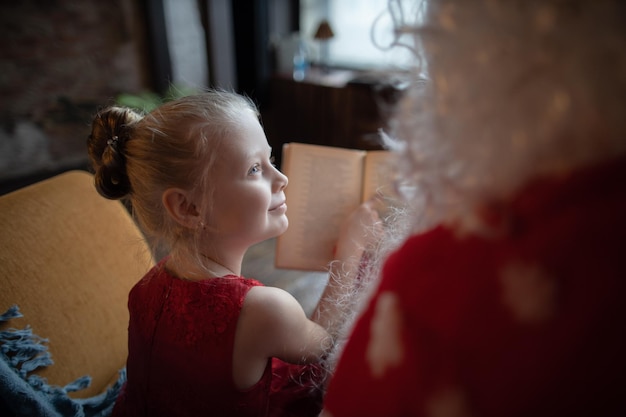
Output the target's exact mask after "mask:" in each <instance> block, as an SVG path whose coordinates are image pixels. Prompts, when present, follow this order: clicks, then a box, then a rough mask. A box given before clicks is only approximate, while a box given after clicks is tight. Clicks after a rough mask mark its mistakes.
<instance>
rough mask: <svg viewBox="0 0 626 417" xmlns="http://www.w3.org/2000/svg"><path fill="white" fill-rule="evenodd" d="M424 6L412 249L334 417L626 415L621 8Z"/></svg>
mask: <svg viewBox="0 0 626 417" xmlns="http://www.w3.org/2000/svg"><path fill="white" fill-rule="evenodd" d="M415 3H418V2H415ZM421 3H422V5H423V6H424V7H422V9H421V10H419V13H415V14H412V15H411V16H407V15H405V16H404V17H405V18H407V19H406V20H405V21H402V19H401V17H402V16H401V15H400V13H401V11H402V10H403V6H406V4H407V3H406V2H390V6H394V7H393V8H392V9H391V13H392V16H393V17H394V22H396V23H398V27H397V29H398V33H399V34H402V33H404V34H412V35H414V36H415V40H416V44H415V46H416V48H415V50H416V51H419V53H420V58H425V60H421V61H420V63H421V64H422V65H421V67H420V68H418V69H417V71H416V74H426V75H427V78H428V80H427V81H426V82H423V83H417V82H416V83H415V85H414V86H413V88H412V89H411V90H410V91H408V92H407V93H406V95H405V97H404V98H403V101H402V103H401V105H400V106H399V109H400V111H399V113H398V114H397V117H396V123H395V124H394V126H395V127H396V130H395V132H394V136H396V137H398V139H399V140H401V141H402V142H401V143H402V144H403V146H404V151H403V153H402V158H403V160H404V162H405V163H406V164H405V165H406V168H407V169H406V170H405V174H406V176H405V177H403V178H405V179H406V180H407V181H408V182H409V183H410V184H412V185H414V188H413V191H414V196H413V197H414V198H413V199H411V202H412V203H413V204H412V206H413V208H414V211H413V212H412V213H408V214H409V215H410V217H412V219H411V220H412V224H411V228H410V229H409V230H408V231H409V232H412V233H413V235H412V236H410V237H409V238H407V239H406V241H405V242H404V243H403V245H402V246H401V247H400V248H399V249H397V250H396V251H395V252H393V253H392V254H391V255H390V256H389V257H388V258H387V260H386V262H385V265H384V267H383V271H382V276H381V280H380V282H379V284H378V286H377V288H376V290H375V293H374V294H373V295H372V296H371V298H370V299H369V300H368V304H367V305H366V306H365V312H364V313H363V314H362V315H360V318H359V320H358V322H357V324H356V326H355V328H354V330H353V332H352V333H351V335H350V336H349V339H348V342H347V345H346V347H345V350H343V353H342V355H341V358H340V360H339V362H338V365H337V368H336V370H335V373H334V375H333V377H332V379H331V380H330V383H329V385H328V391H327V394H326V397H325V413H324V416H325V417H331V416H332V417H348V416H354V417H357V416H358V417H364V416H386V417H394V416H398V417H400V416H402V417H404V416H416V417H417V416H425V417H426V416H433V417H434V416H448V417H460V416H464V417H467V416H481V417H503V416H507V417H514V416H515V417H522V416H533V417H556V416H559V417H560V416H568V417H571V416H611V417H617V416H626V395H625V394H626V354H625V353H626V327H625V323H626V300H625V295H626V257H625V255H626V249H624V248H626V217H625V215H626V117H625V113H626V54H625V51H626V25H625V24H624V22H626V3H625V2H624V1H622V0H603V1H587V0H568V1H562V0H524V1H512V0H475V1H466V0H429V1H424V2H421ZM404 10H405V11H406V9H404ZM416 17H417V19H416ZM415 22H417V25H415V26H413V27H410V26H409V25H410V24H411V23H415ZM400 41H401V42H404V41H405V40H403V39H400ZM407 188H408V187H407ZM402 232H405V231H404V230H402Z"/></svg>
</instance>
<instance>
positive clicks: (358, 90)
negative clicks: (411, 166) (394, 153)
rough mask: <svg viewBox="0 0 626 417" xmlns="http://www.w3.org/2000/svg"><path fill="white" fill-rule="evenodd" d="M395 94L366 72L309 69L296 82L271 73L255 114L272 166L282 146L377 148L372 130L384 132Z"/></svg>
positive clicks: (396, 94)
mask: <svg viewBox="0 0 626 417" xmlns="http://www.w3.org/2000/svg"><path fill="white" fill-rule="evenodd" d="M400 96H401V90H400V89H398V88H397V87H395V86H394V85H391V84H389V83H387V82H385V81H384V79H383V78H382V77H381V76H376V75H372V74H366V73H359V72H354V71H339V70H331V71H330V72H324V71H322V70H320V69H317V68H314V69H312V70H310V71H309V73H308V74H307V76H306V77H305V79H304V80H302V81H295V80H293V78H292V77H291V75H290V74H289V75H287V74H275V75H274V76H273V77H272V78H271V80H270V86H269V100H268V102H267V103H266V105H265V106H264V107H262V108H261V112H262V116H263V123H264V127H265V131H266V133H267V136H268V140H269V142H270V145H271V146H272V147H273V148H274V153H275V156H276V161H277V164H278V166H280V161H281V148H282V145H283V144H284V143H287V142H303V143H312V144H318V145H326V146H337V147H345V148H352V149H366V150H369V149H381V144H380V141H379V135H378V130H379V129H385V128H387V124H388V121H389V117H390V115H391V113H392V112H393V109H394V107H395V104H396V103H397V101H398V99H399V97H400Z"/></svg>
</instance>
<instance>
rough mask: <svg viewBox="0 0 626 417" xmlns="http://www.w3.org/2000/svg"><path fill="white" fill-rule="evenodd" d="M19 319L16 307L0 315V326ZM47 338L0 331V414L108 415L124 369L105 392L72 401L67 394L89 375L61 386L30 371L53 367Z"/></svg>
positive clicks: (28, 330) (22, 331)
mask: <svg viewBox="0 0 626 417" xmlns="http://www.w3.org/2000/svg"><path fill="white" fill-rule="evenodd" d="M16 317H22V314H21V313H20V312H19V309H18V307H17V306H12V307H11V308H9V309H8V310H7V311H6V312H5V313H4V314H2V315H0V323H2V322H6V321H8V320H10V319H13V318H16ZM47 343H48V340H47V339H43V338H41V337H39V336H37V335H36V334H33V332H32V329H31V328H30V327H29V326H27V327H26V328H24V329H8V330H5V331H1V332H0V415H2V416H42V417H69V416H75V417H106V416H109V415H110V414H111V411H112V410H113V405H114V403H115V399H116V398H117V396H118V394H119V392H120V390H121V388H122V385H123V384H124V381H125V380H126V370H125V369H124V368H123V369H121V370H120V371H119V374H120V376H119V378H118V380H117V381H116V383H115V384H113V385H112V386H111V387H110V388H109V389H108V390H106V391H105V392H103V393H101V394H99V395H97V396H94V397H90V398H81V399H73V398H70V397H69V395H68V393H69V392H74V391H79V390H81V389H84V388H87V387H88V386H89V384H90V383H91V378H90V377H89V376H83V377H81V378H79V379H77V380H76V381H74V382H72V383H70V384H68V385H66V386H64V387H59V386H53V385H49V384H48V383H47V381H46V380H45V378H42V377H40V376H38V375H32V374H31V372H32V371H34V370H36V369H38V368H40V367H42V366H50V365H52V364H53V362H52V358H51V357H50V352H48V346H47V345H46V344H47Z"/></svg>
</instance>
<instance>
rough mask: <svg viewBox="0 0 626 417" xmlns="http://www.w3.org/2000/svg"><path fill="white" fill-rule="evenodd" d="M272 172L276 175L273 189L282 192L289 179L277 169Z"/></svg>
mask: <svg viewBox="0 0 626 417" xmlns="http://www.w3.org/2000/svg"><path fill="white" fill-rule="evenodd" d="M274 172H275V173H276V178H275V180H274V187H275V188H276V189H277V190H278V191H282V190H284V189H285V187H287V184H288V183H289V178H287V176H286V175H285V174H283V173H282V172H280V171H279V170H278V168H274Z"/></svg>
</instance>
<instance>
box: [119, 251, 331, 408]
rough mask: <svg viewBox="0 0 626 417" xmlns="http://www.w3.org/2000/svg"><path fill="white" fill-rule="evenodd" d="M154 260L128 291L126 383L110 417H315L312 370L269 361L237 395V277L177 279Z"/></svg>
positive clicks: (241, 282) (244, 288) (315, 373)
mask: <svg viewBox="0 0 626 417" xmlns="http://www.w3.org/2000/svg"><path fill="white" fill-rule="evenodd" d="M164 265H165V262H164V261H161V262H160V263H159V264H158V265H156V266H155V267H154V268H153V269H152V270H151V271H150V272H148V274H147V275H146V276H145V277H144V278H143V279H142V280H141V281H140V282H138V283H137V284H136V285H135V287H134V288H133V289H132V290H131V292H130V296H129V302H128V305H129V310H130V324H129V329H128V334H129V355H128V361H127V372H128V380H127V382H126V385H125V386H124V389H123V391H122V393H121V395H120V397H119V398H118V400H117V402H116V404H115V408H114V411H113V416H115V417H121V416H129V417H131V416H132V417H142V416H149V417H158V416H168V417H172V416H185V417H187V416H203V415H204V416H209V415H211V416H213V415H214V416H309V415H311V416H314V415H317V413H319V410H320V407H321V392H320V390H319V389H318V387H319V382H320V381H321V376H322V370H321V368H320V367H319V366H318V365H292V364H287V363H285V362H282V361H280V360H278V359H276V358H274V359H272V360H270V361H268V363H267V368H266V370H265V373H264V374H263V377H262V378H261V380H260V381H259V382H258V383H257V384H255V385H254V386H253V387H251V388H249V389H247V390H244V391H240V390H238V389H237V388H236V387H235V386H234V382H233V379H232V362H233V358H232V352H233V346H234V338H235V330H236V326H237V319H238V317H239V313H240V310H241V306H242V304H243V301H244V298H245V296H246V294H247V292H248V290H249V289H250V288H252V287H254V286H258V285H263V284H261V283H260V282H258V281H256V280H252V279H246V278H243V277H237V276H227V277H223V278H211V279H207V280H203V281H184V280H180V279H177V278H175V277H173V276H171V275H170V274H169V273H168V272H167V271H166V270H165V268H164Z"/></svg>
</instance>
